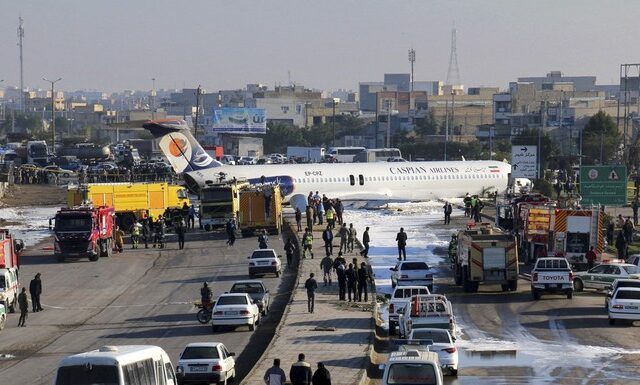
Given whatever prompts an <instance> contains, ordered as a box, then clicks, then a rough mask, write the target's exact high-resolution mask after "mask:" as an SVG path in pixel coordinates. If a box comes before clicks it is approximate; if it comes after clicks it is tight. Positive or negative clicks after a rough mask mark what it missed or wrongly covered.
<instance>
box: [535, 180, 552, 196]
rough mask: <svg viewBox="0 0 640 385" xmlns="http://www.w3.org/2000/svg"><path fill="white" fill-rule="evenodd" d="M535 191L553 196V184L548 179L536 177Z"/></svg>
mask: <svg viewBox="0 0 640 385" xmlns="http://www.w3.org/2000/svg"><path fill="white" fill-rule="evenodd" d="M533 191H535V192H539V193H540V194H542V195H545V196H548V197H551V196H553V186H552V185H551V183H549V182H548V181H547V180H546V179H534V180H533Z"/></svg>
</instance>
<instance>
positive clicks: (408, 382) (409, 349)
mask: <svg viewBox="0 0 640 385" xmlns="http://www.w3.org/2000/svg"><path fill="white" fill-rule="evenodd" d="M379 369H381V370H383V371H384V372H383V373H382V381H381V382H380V383H381V384H382V385H412V384H416V385H417V384H420V385H443V384H444V379H443V378H442V369H441V368H440V362H439V359H438V355H437V354H436V353H434V352H430V351H429V350H428V349H423V347H422V346H419V347H418V348H415V347H413V346H410V345H405V346H400V350H399V351H397V352H391V354H390V355H389V361H387V363H385V364H382V365H380V366H379Z"/></svg>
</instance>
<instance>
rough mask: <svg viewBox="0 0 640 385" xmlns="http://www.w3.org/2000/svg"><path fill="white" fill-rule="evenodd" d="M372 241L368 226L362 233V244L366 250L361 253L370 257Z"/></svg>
mask: <svg viewBox="0 0 640 385" xmlns="http://www.w3.org/2000/svg"><path fill="white" fill-rule="evenodd" d="M370 241H371V239H370V238H369V227H367V228H366V229H365V230H364V233H362V245H363V246H364V250H362V251H361V252H360V255H362V256H363V257H365V258H369V242H370Z"/></svg>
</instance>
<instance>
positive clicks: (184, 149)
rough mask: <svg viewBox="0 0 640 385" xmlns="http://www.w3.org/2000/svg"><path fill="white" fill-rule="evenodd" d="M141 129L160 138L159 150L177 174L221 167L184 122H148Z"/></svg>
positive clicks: (165, 120)
mask: <svg viewBox="0 0 640 385" xmlns="http://www.w3.org/2000/svg"><path fill="white" fill-rule="evenodd" d="M142 127H144V128H145V129H147V130H149V132H151V135H153V137H154V138H160V149H161V150H162V152H163V153H164V155H165V156H166V157H167V159H168V160H169V163H171V166H172V167H173V170H174V171H175V172H176V173H178V174H179V173H182V172H189V171H197V170H203V169H208V168H214V167H219V166H222V163H220V162H218V161H217V160H215V159H213V158H212V157H211V156H209V154H207V153H206V151H205V150H204V149H203V148H202V146H200V143H198V141H197V140H196V139H195V138H194V137H193V135H191V131H189V126H187V123H186V122H185V121H184V120H175V119H164V120H155V121H148V122H146V123H144V124H143V125H142Z"/></svg>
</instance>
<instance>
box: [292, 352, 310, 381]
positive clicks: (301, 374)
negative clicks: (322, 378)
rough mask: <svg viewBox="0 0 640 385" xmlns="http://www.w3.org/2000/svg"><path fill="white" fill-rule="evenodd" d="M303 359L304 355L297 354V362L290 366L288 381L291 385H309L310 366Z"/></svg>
mask: <svg viewBox="0 0 640 385" xmlns="http://www.w3.org/2000/svg"><path fill="white" fill-rule="evenodd" d="M304 358H305V357H304V353H300V354H298V362H296V363H294V364H293V365H291V369H290V370H289V380H290V381H291V384H292V385H311V377H312V374H311V365H309V363H308V362H305V360H304Z"/></svg>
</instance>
